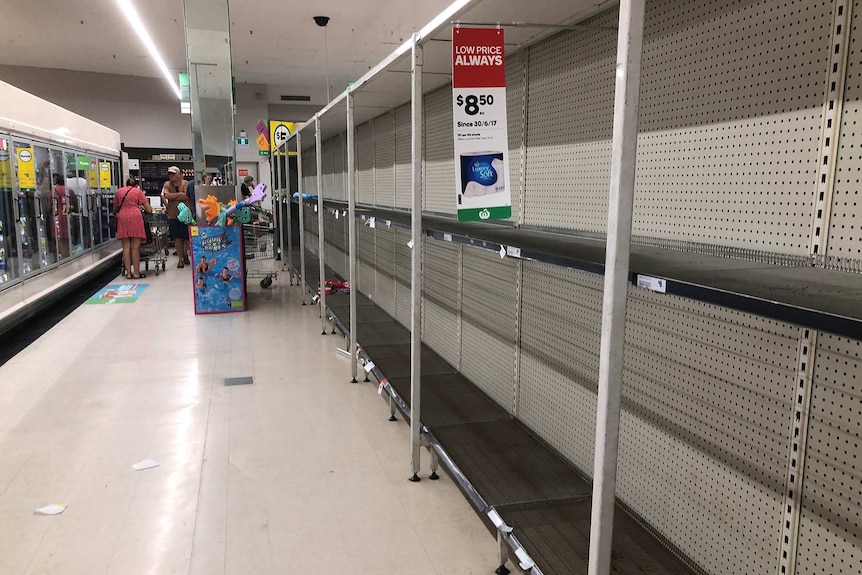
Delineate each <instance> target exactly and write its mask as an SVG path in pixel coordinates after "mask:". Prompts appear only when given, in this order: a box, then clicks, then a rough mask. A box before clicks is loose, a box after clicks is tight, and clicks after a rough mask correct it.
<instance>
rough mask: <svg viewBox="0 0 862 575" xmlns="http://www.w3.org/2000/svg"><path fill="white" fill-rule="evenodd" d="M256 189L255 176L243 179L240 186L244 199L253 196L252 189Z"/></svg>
mask: <svg viewBox="0 0 862 575" xmlns="http://www.w3.org/2000/svg"><path fill="white" fill-rule="evenodd" d="M253 189H254V178H253V177H252V176H246V177H245V179H243V181H242V186H240V192H241V193H242V199H244V200H246V199H248V198H249V196H251V191H252V190H253Z"/></svg>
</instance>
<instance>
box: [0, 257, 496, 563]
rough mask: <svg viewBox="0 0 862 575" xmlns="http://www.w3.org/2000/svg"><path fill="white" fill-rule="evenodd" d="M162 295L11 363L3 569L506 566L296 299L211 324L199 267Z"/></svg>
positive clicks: (48, 337)
mask: <svg viewBox="0 0 862 575" xmlns="http://www.w3.org/2000/svg"><path fill="white" fill-rule="evenodd" d="M169 263H170V262H169ZM146 282H147V283H148V284H149V287H148V288H147V290H146V291H145V292H144V293H143V295H142V296H141V297H140V299H139V300H138V302H137V303H135V304H128V305H116V306H82V307H80V308H79V309H77V310H75V312H73V313H72V314H71V315H70V316H68V317H67V318H65V319H64V320H63V321H61V322H60V323H59V324H57V325H56V326H55V327H54V328H53V329H52V330H51V331H49V332H48V333H46V334H45V335H44V336H43V337H41V338H40V339H39V340H37V341H35V342H34V343H33V344H32V345H30V346H29V347H28V348H27V349H26V350H24V351H23V352H22V353H21V354H19V355H18V356H16V357H15V358H13V359H12V360H11V361H9V362H8V363H7V364H6V365H4V366H2V367H0V461H2V462H3V464H2V466H0V575H25V574H26V575H37V574H42V573H45V574H48V573H51V574H56V573H63V574H64V575H66V574H75V573H87V574H88V575H89V574H115V573H116V574H123V575H127V574H132V573H134V574H149V573H152V574H154V575H155V574H158V575H163V574H171V573H178V574H179V573H182V574H188V573H192V574H194V575H215V574H218V575H224V574H227V573H237V574H243V575H245V574H248V573H255V574H269V573H272V574H279V575H284V574H294V573H295V574H297V575H299V574H306V573H338V572H350V573H363V574H364V573H368V574H375V575H385V574H388V573H392V574H396V573H397V574H399V575H400V574H403V573H411V574H419V575H422V574H429V575H434V574H442V573H463V574H467V573H484V572H489V571H490V570H493V568H494V567H495V566H496V565H495V561H496V559H495V554H496V546H495V543H494V539H493V538H492V537H491V536H490V535H489V534H488V533H487V531H486V530H485V528H484V526H483V525H482V523H481V521H479V519H478V518H477V517H476V515H475V514H474V513H473V511H472V509H471V508H470V505H469V503H468V502H467V501H466V500H465V499H464V498H463V496H462V495H461V494H460V492H459V491H458V489H457V488H456V486H455V485H454V484H453V483H452V481H451V480H450V479H449V478H448V477H443V478H442V479H441V480H440V481H438V482H433V483H432V482H430V481H423V482H422V483H420V484H412V483H409V482H408V481H407V477H408V476H409V475H410V473H409V458H408V456H409V446H408V443H407V439H408V437H407V433H408V428H407V425H406V424H405V423H404V422H403V421H400V420H399V422H397V423H391V422H389V421H388V420H387V419H388V415H389V414H388V407H387V405H386V403H385V402H383V401H381V400H380V398H379V397H378V396H377V394H376V393H375V391H376V389H375V387H374V385H373V384H368V383H362V384H351V383H349V381H350V369H349V362H348V361H347V360H346V359H345V358H344V357H342V356H340V355H338V354H337V353H336V352H335V348H336V347H338V346H343V345H344V341H343V339H342V338H341V337H338V336H328V337H321V336H320V334H319V318H318V316H317V311H316V309H315V308H313V307H311V306H306V307H302V306H300V305H299V292H298V288H289V287H288V286H286V285H284V284H286V281H285V282H280V281H277V282H276V284H275V286H274V288H273V289H272V290H269V291H267V292H265V293H261V292H262V290H261V289H260V288H259V287H258V286H257V285H256V283H254V282H252V283H251V284H250V292H251V294H250V297H251V309H250V311H248V312H247V313H244V314H233V315H224V316H207V317H204V316H200V317H195V316H194V315H193V313H192V311H191V294H190V290H189V289H188V288H189V286H188V276H187V275H186V274H185V273H184V272H181V271H179V270H169V271H168V273H167V274H164V275H160V276H159V277H157V278H156V277H153V276H151V277H149V278H147V280H146ZM58 350H61V351H58ZM238 376H252V377H254V384H252V385H249V386H236V387H226V386H224V385H223V380H224V378H226V377H238ZM146 458H149V459H153V460H156V461H158V462H159V463H160V466H159V467H156V468H154V469H149V470H146V471H139V472H136V471H133V470H132V467H131V466H132V464H133V463H136V462H138V461H140V460H142V459H146ZM427 466H428V461H427V453H423V475H424V476H427V473H428V471H427ZM59 502H62V503H67V504H68V505H69V507H68V508H67V510H66V511H65V513H63V514H62V515H60V516H57V517H43V516H36V515H34V514H33V510H34V509H35V508H37V507H39V506H41V505H45V504H48V503H59Z"/></svg>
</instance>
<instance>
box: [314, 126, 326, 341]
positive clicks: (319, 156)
mask: <svg viewBox="0 0 862 575" xmlns="http://www.w3.org/2000/svg"><path fill="white" fill-rule="evenodd" d="M320 138H321V135H320V118H318V117H315V118H314V144H315V160H316V161H317V240H318V241H317V246H318V247H317V250H318V254H317V261H318V262H319V263H320V283H319V284H318V285H319V286H320V287H319V292H320V300H319V303H320V335H326V257H325V256H326V243H325V242H326V240H325V239H324V237H323V236H324V233H323V227H324V223H323V144H322V143H321V141H320Z"/></svg>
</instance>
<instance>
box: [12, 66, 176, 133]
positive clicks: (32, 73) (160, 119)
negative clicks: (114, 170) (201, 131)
mask: <svg viewBox="0 0 862 575" xmlns="http://www.w3.org/2000/svg"><path fill="white" fill-rule="evenodd" d="M0 80H3V81H5V82H8V83H10V84H12V85H13V86H17V87H18V88H21V89H22V90H25V91H27V92H30V93H31V94H34V95H36V96H39V97H40V98H43V99H45V100H48V101H49V102H53V103H55V104H57V105H59V106H62V107H63V108H66V109H67V110H71V111H72V112H75V113H77V114H80V115H82V116H84V117H85V118H89V119H91V120H93V121H95V122H98V123H100V124H103V125H105V126H108V127H109V128H112V129H114V130H116V131H118V132H119V133H120V138H121V140H122V142H123V143H124V144H125V145H126V146H131V147H142V148H190V147H191V136H190V131H189V125H190V124H189V116H187V115H183V114H180V103H179V102H178V101H177V98H176V96H174V94H173V92H171V90H170V88H168V86H167V85H166V84H165V82H164V80H161V79H159V78H141V77H135V76H119V75H116V74H96V73H93V72H75V71H70V70H54V69H49V68H27V67H21V66H0ZM2 105H3V104H2V102H0V106H2Z"/></svg>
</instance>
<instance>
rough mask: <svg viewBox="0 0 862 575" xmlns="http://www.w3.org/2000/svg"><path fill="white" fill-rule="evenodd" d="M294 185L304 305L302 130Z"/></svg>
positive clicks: (298, 142) (297, 140)
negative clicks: (297, 202)
mask: <svg viewBox="0 0 862 575" xmlns="http://www.w3.org/2000/svg"><path fill="white" fill-rule="evenodd" d="M296 178H297V179H296V185H297V191H298V192H299V285H300V287H301V288H302V289H300V290H299V291H300V293H301V294H302V305H305V288H306V286H307V285H308V284H306V283H305V202H303V201H302V194H303V193H305V188H304V184H303V182H302V132H299V131H298V132H296Z"/></svg>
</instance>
